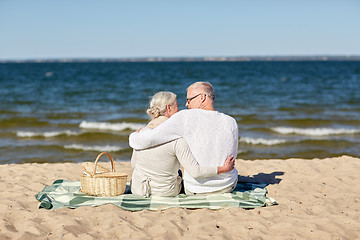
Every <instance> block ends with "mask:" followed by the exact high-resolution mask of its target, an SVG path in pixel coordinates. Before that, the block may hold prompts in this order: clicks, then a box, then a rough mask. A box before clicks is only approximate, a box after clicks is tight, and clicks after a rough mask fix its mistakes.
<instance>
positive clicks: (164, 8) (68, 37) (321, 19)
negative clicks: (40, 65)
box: [0, 0, 360, 60]
mask: <svg viewBox="0 0 360 240" xmlns="http://www.w3.org/2000/svg"><path fill="white" fill-rule="evenodd" d="M269 55H271V56H288V55H301V56H303V55H360V1H359V0H338V1H335V0H312V1H310V0H302V1H296V2H295V1H288V0H283V1H280V0H279V1H278V0H273V1H269V0H252V1H240V0H237V1H226V0H223V1H212V0H207V1H205V0H192V1H187V0H182V1H169V0H167V1H156V0H153V1H149V0H147V1H136V0H133V1H121V0H111V1H110V0H102V1H100V0H99V1H91V0H87V1H85V0H83V1H81V0H78V1H76V0H72V1H69V0H62V1H42V0H34V1H25V0H24V1H17V0H0V59H2V60H5V59H39V58H40V59H49V58H51V59H52V58H121V57H187V56H189V57H203V56H269Z"/></svg>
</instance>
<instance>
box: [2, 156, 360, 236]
mask: <svg viewBox="0 0 360 240" xmlns="http://www.w3.org/2000/svg"><path fill="white" fill-rule="evenodd" d="M116 168H117V170H118V171H121V172H126V173H127V174H128V175H129V176H131V167H130V163H129V162H116ZM236 168H237V169H238V171H239V175H240V179H241V180H244V181H256V182H266V183H268V184H269V185H268V187H267V190H268V196H270V197H272V198H274V199H276V200H277V202H278V203H279V205H275V206H269V207H262V208H255V209H251V210H244V209H242V208H230V209H220V210H209V209H195V210H190V209H182V208H170V209H167V210H163V211H147V210H146V211H138V212H130V211H125V210H122V209H120V208H118V207H116V206H114V205H111V204H108V205H104V206H99V207H80V208H77V209H69V208H60V209H56V210H44V209H39V208H38V206H39V202H38V201H37V200H36V199H35V197H34V196H35V194H36V193H38V192H39V191H41V190H42V189H43V188H44V186H46V185H51V184H52V183H53V181H55V180H57V179H66V180H71V181H78V180H79V176H80V174H81V172H82V170H81V164H80V163H44V164H38V163H27V164H4V165H0V187H1V190H2V194H1V197H0V198H1V200H0V212H1V223H0V239H74V238H78V239H360V208H359V206H360V188H359V187H358V185H359V183H360V174H359V169H360V159H359V158H354V157H349V156H342V157H335V158H325V159H312V160H308V159H286V160H277V159H268V160H252V161H249V160H242V159H237V161H236Z"/></svg>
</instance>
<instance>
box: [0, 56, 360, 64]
mask: <svg viewBox="0 0 360 240" xmlns="http://www.w3.org/2000/svg"><path fill="white" fill-rule="evenodd" d="M345 60H347V61H360V55H349V54H347V55H263V56H206V57H204V56H197V57H192V56H189V57H161V56H158V57H69V58H65V57H59V58H24V59H0V63H41V62H194V61H195V62H198V61H200V62H247V61H345Z"/></svg>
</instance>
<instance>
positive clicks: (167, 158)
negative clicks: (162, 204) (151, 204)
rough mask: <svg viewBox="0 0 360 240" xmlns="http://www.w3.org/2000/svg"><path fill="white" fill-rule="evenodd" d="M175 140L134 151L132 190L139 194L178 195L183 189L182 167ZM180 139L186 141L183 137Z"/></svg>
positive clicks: (132, 159)
mask: <svg viewBox="0 0 360 240" xmlns="http://www.w3.org/2000/svg"><path fill="white" fill-rule="evenodd" d="M178 141H179V139H177V140H174V141H171V142H168V143H165V144H163V145H159V146H156V147H153V148H149V149H145V150H140V151H134V152H133V155H132V158H131V164H132V166H133V168H134V171H133V174H132V183H131V191H132V192H133V193H134V194H137V195H142V196H146V195H158V196H176V195H178V194H179V192H180V190H181V177H179V176H178V170H179V167H180V164H179V161H178V159H177V157H176V150H175V148H176V146H177V145H178ZM180 141H185V140H183V139H181V140H180Z"/></svg>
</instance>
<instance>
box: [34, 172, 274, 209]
mask: <svg viewBox="0 0 360 240" xmlns="http://www.w3.org/2000/svg"><path fill="white" fill-rule="evenodd" d="M266 186H267V184H263V183H260V184H259V183H244V182H238V184H237V186H236V188H235V190H234V191H233V192H232V193H223V194H209V195H202V196H196V195H195V196H187V195H184V194H180V195H178V196H176V197H160V196H150V197H149V198H145V197H142V196H138V195H135V194H128V193H127V192H128V190H129V189H130V188H129V186H127V191H126V194H123V195H120V196H116V197H95V196H89V195H86V194H83V193H82V192H81V191H80V182H79V181H67V180H62V179H59V180H56V181H55V182H54V183H53V184H52V185H51V186H45V187H44V189H43V190H42V191H41V192H39V193H38V194H36V196H35V197H36V199H37V200H38V201H40V205H39V208H44V209H57V208H60V207H68V208H77V207H81V206H100V205H103V204H109V203H111V204H114V205H116V206H118V207H120V208H122V209H125V210H129V211H140V210H152V211H158V210H164V209H168V208H171V207H180V208H191V209H196V208H208V209H220V208H231V207H241V208H245V209H251V208H257V207H264V206H270V205H276V204H277V202H276V201H275V200H274V199H272V198H270V197H266V194H267V190H266V188H265V187H266Z"/></svg>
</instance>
